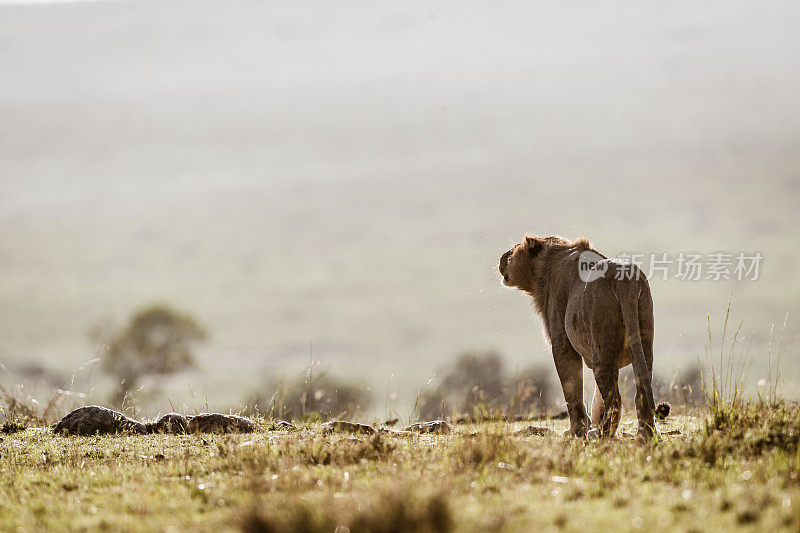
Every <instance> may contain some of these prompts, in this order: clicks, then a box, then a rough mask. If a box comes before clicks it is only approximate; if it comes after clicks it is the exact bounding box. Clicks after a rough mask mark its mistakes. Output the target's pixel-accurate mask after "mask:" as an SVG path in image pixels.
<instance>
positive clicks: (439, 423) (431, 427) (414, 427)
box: [405, 420, 453, 434]
mask: <svg viewBox="0 0 800 533" xmlns="http://www.w3.org/2000/svg"><path fill="white" fill-rule="evenodd" d="M405 430H406V431H418V432H420V433H439V434H444V433H450V432H451V431H453V426H451V425H450V424H448V423H447V422H446V421H445V420H432V421H430V422H417V423H416V424H411V425H410V426H408V427H407V428H406V429H405Z"/></svg>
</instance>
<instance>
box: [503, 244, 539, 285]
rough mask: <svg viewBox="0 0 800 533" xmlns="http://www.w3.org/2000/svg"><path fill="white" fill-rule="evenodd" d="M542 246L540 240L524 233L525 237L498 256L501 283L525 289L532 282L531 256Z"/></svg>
mask: <svg viewBox="0 0 800 533" xmlns="http://www.w3.org/2000/svg"><path fill="white" fill-rule="evenodd" d="M541 248H542V241H541V240H540V239H538V238H536V237H531V236H530V235H526V236H525V239H524V240H523V241H522V242H521V243H519V244H515V245H514V247H513V248H511V249H510V250H509V251H507V252H506V253H504V254H503V255H502V257H500V264H499V265H498V268H499V270H500V275H501V276H503V284H504V285H506V286H508V287H517V288H520V289H525V288H527V287H530V286H531V285H532V284H533V258H534V257H535V256H536V254H537V253H538V252H539V251H540V250H541Z"/></svg>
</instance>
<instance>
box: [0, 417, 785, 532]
mask: <svg viewBox="0 0 800 533" xmlns="http://www.w3.org/2000/svg"><path fill="white" fill-rule="evenodd" d="M726 413H727V415H724V416H723V415H720V414H719V413H715V412H712V411H710V410H698V411H695V412H690V413H684V414H680V415H677V416H675V417H673V418H672V419H670V420H668V421H666V422H665V423H662V424H660V429H661V430H662V432H664V433H665V435H664V437H663V438H662V440H661V442H659V443H658V444H655V445H653V444H641V443H638V442H637V441H635V440H632V439H627V438H625V437H624V436H623V437H622V438H620V439H615V440H610V441H584V440H576V439H571V438H566V437H562V436H560V431H561V430H562V429H564V427H566V423H565V422H563V421H553V422H549V423H548V425H549V427H551V428H552V429H553V430H554V433H552V434H550V435H549V436H544V437H540V436H518V435H516V434H515V433H516V432H517V431H518V430H519V429H522V428H523V427H524V424H519V423H502V422H495V423H484V424H480V425H462V426H459V427H458V428H457V430H456V431H455V432H454V433H452V434H450V435H445V436H435V435H418V436H411V437H409V436H392V435H377V436H365V437H358V438H356V437H351V436H348V435H341V434H333V435H324V434H323V433H322V432H321V431H320V428H319V427H318V426H316V425H304V426H301V428H300V429H299V430H298V431H295V432H283V431H276V432H260V433H256V434H252V435H205V436H198V435H187V436H163V435H159V436H156V435H147V436H109V437H89V438H81V437H70V438H63V437H57V436H54V435H51V434H50V433H49V432H48V431H45V430H36V429H27V430H25V431H21V432H17V433H13V434H6V435H0V438H1V439H2V440H1V441H0V457H2V461H1V462H0V529H2V530H8V529H13V528H16V527H23V528H26V529H48V530H50V529H53V530H63V529H102V528H110V529H113V530H140V529H166V528H177V529H179V530H184V529H191V530H209V531H211V530H213V531H217V530H235V529H243V530H247V531H309V532H316V531H329V532H330V531H339V533H342V532H345V531H348V530H349V531H373V532H378V531H387V532H388V531H451V530H458V531H461V530H466V531H487V530H490V531H491V530H504V531H530V530H538V529H544V528H547V527H558V528H562V529H565V530H578V529H583V528H584V527H585V524H593V526H595V527H596V528H614V530H623V531H625V530H634V529H638V528H641V527H645V528H652V529H656V530H671V529H674V528H678V529H683V530H689V529H696V530H705V531H709V530H721V529H728V528H734V527H738V526H743V525H745V526H748V527H751V528H757V529H767V528H769V529H774V530H796V529H797V528H798V527H800V481H799V480H798V473H800V454H799V453H798V443H799V442H800V408H798V406H797V404H794V403H782V402H778V403H777V404H766V403H763V404H761V403H744V404H742V405H741V406H739V407H738V408H737V409H736V410H735V411H732V410H728V411H726ZM633 425H634V422H633V421H632V420H629V419H626V420H625V421H624V424H623V430H626V431H630V430H631V429H632V428H633ZM676 430H677V431H679V432H680V434H671V435H667V434H666V433H667V432H668V431H672V432H674V431H676ZM337 528H338V529H337Z"/></svg>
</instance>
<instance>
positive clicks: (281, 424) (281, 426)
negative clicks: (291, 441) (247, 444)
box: [268, 420, 297, 431]
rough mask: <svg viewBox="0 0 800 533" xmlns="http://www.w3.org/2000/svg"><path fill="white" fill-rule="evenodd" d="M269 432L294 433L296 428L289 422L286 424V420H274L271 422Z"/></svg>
mask: <svg viewBox="0 0 800 533" xmlns="http://www.w3.org/2000/svg"><path fill="white" fill-rule="evenodd" d="M268 429H269V430H270V431H280V430H285V431H294V430H296V429H297V426H295V425H294V424H292V423H291V422H287V421H286V420H275V421H273V422H272V423H271V424H270V425H269V428H268Z"/></svg>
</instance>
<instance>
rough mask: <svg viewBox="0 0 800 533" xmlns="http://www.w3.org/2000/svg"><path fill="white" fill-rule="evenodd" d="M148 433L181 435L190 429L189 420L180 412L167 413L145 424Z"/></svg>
mask: <svg viewBox="0 0 800 533" xmlns="http://www.w3.org/2000/svg"><path fill="white" fill-rule="evenodd" d="M145 427H146V428H147V432H148V433H167V434H171V435H180V434H183V433H186V432H187V431H188V430H189V420H188V419H187V418H186V417H185V416H183V415H182V414H180V413H167V414H165V415H164V416H162V417H161V418H159V419H158V420H156V421H155V422H148V423H147V424H145Z"/></svg>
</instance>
